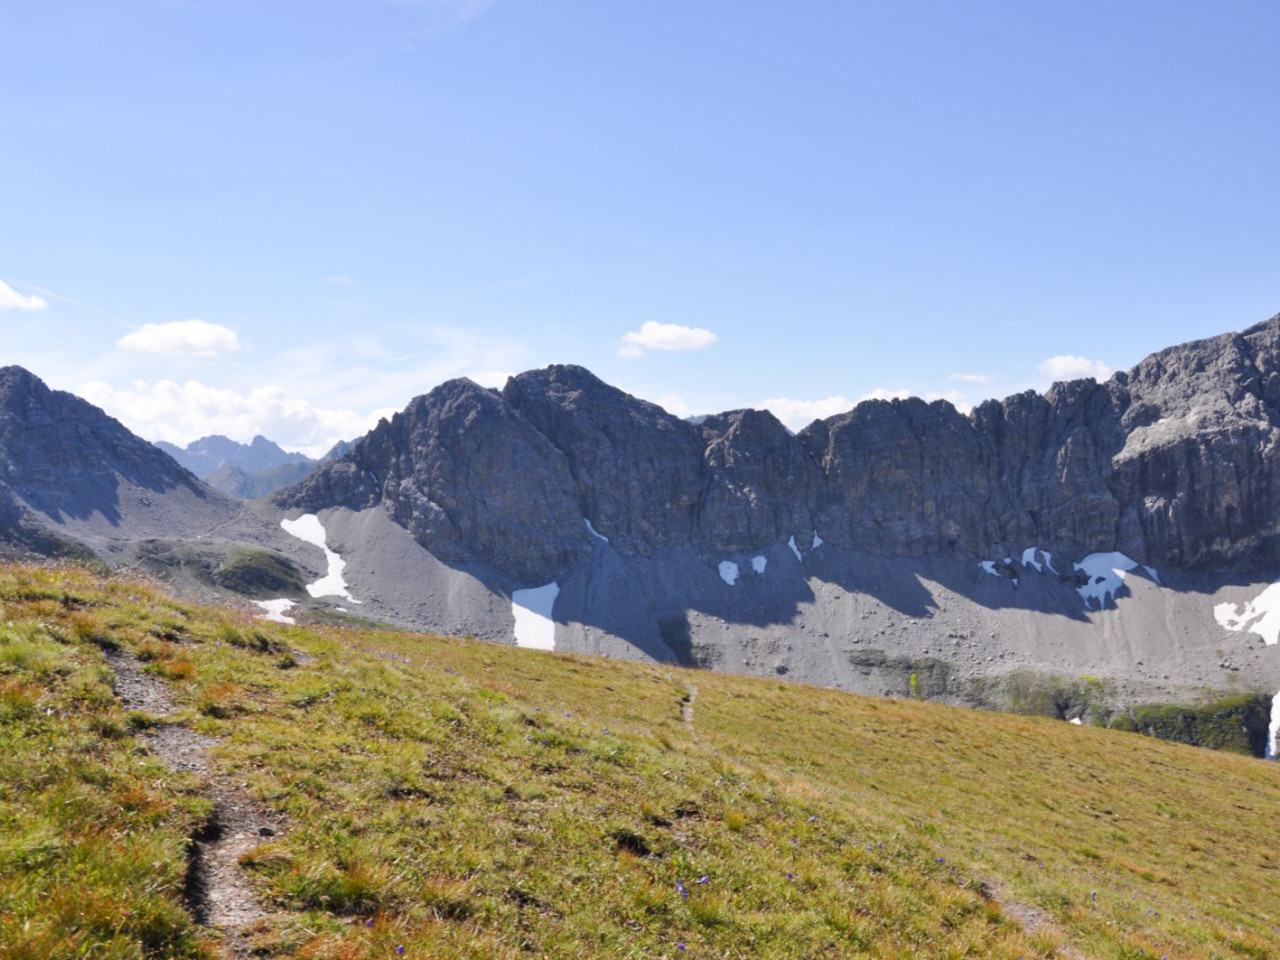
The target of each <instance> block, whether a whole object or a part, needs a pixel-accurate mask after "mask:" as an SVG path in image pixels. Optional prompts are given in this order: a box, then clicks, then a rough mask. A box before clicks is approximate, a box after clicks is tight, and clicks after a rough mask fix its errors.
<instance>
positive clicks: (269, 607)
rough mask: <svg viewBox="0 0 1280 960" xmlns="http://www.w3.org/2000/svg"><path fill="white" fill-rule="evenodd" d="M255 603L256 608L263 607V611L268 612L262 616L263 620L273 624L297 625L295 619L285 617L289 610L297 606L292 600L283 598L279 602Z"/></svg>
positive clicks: (258, 601)
mask: <svg viewBox="0 0 1280 960" xmlns="http://www.w3.org/2000/svg"><path fill="white" fill-rule="evenodd" d="M253 603H254V606H257V607H261V608H262V609H263V610H265V611H267V612H266V613H264V614H261V617H262V619H263V620H270V621H271V622H272V623H288V624H295V623H297V622H298V621H297V620H295V619H293V617H286V616H285V613H286V612H287V611H288V610H289V609H291V608H292V607H294V606H296V604H295V603H294V602H293V601H292V600H288V599H285V598H284V597H281V598H280V599H279V600H255V601H253Z"/></svg>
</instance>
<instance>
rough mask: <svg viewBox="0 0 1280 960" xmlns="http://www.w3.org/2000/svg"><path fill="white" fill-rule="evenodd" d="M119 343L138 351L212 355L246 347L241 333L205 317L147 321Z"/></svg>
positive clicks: (218, 355)
mask: <svg viewBox="0 0 1280 960" xmlns="http://www.w3.org/2000/svg"><path fill="white" fill-rule="evenodd" d="M116 346H118V347H122V348H124V349H125V350H132V351H134V352H135V353H156V354H163V355H167V356H187V357H212V358H217V357H221V356H222V355H223V354H224V353H238V352H239V351H240V350H242V349H243V347H241V345H240V337H239V335H237V334H236V332H235V331H234V330H232V329H231V328H230V327H224V326H222V325H221V324H219V323H205V322H204V321H203V320H175V321H173V322H172V323H144V324H143V325H142V326H141V327H139V328H138V329H137V330H135V331H133V333H130V334H126V335H125V336H123V337H121V338H120V339H119V340H117V341H116Z"/></svg>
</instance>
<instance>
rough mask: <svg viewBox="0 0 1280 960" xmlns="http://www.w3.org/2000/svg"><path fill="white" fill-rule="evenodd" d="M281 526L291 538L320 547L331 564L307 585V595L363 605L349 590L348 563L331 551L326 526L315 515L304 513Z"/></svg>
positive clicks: (285, 521) (282, 522)
mask: <svg viewBox="0 0 1280 960" xmlns="http://www.w3.org/2000/svg"><path fill="white" fill-rule="evenodd" d="M280 526H281V528H283V530H284V532H285V533H287V534H289V535H290V536H293V537H297V538H298V539H299V540H301V541H303V542H304V543H309V544H311V545H312V546H314V547H319V548H320V549H321V550H323V551H324V556H325V560H327V561H328V563H329V570H328V572H327V573H326V574H325V575H324V576H323V577H321V578H320V579H319V580H317V581H316V582H315V583H308V584H307V593H309V594H311V596H313V597H342V598H343V599H344V600H350V601H351V602H352V603H361V602H362V601H360V600H357V599H356V598H355V597H353V596H352V595H351V593H350V592H349V591H348V590H347V581H346V580H345V579H343V576H342V571H343V570H344V569H345V568H346V566H347V562H346V561H345V560H343V559H342V557H340V556H338V554H336V553H335V552H334V551H332V550H330V549H329V545H328V543H327V542H326V538H325V532H324V524H322V523H321V522H320V518H319V517H317V516H316V515H315V514H314V513H304V514H303V515H302V516H300V517H299V518H298V519H297V520H281V521H280Z"/></svg>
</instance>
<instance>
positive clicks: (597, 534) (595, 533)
mask: <svg viewBox="0 0 1280 960" xmlns="http://www.w3.org/2000/svg"><path fill="white" fill-rule="evenodd" d="M582 522H583V523H585V524H586V525H587V530H589V531H590V532H591V535H592V536H593V537H595V538H596V539H597V540H603V541H604V542H605V543H608V542H609V538H608V537H606V536H605V535H604V534H603V533H601V532H600V531H599V530H597V529H596V528H595V527H593V526H592V525H591V521H590V520H588V519H587V518H586V517H583V518H582Z"/></svg>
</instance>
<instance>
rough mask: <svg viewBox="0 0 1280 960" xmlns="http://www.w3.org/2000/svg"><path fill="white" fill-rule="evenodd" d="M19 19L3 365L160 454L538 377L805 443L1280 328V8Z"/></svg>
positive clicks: (73, 14)
mask: <svg viewBox="0 0 1280 960" xmlns="http://www.w3.org/2000/svg"><path fill="white" fill-rule="evenodd" d="M4 34H5V39H4V41H3V48H4V50H3V55H2V56H0V103H3V105H4V110H3V112H2V114H0V115H2V117H3V119H2V120H0V122H2V123H3V124H4V128H5V134H6V136H5V143H6V149H4V150H3V151H0V283H3V286H0V338H2V339H0V344H3V350H2V351H0V363H19V364H22V365H24V366H27V367H28V368H30V369H31V370H32V371H33V372H35V373H36V374H38V375H39V376H41V377H43V378H44V379H46V380H47V381H48V382H50V383H51V384H52V385H54V386H57V387H60V388H63V389H69V390H73V391H75V392H77V393H80V394H82V395H84V396H87V397H89V398H90V399H92V400H93V401H94V402H95V403H98V404H100V405H102V406H104V407H105V408H106V409H107V410H108V411H109V412H110V413H112V414H114V415H115V416H118V417H119V418H120V419H122V420H123V421H124V422H125V423H126V424H127V425H128V426H130V427H131V428H133V429H134V430H136V431H137V432H139V433H141V434H142V435H143V436H146V437H148V438H151V439H159V438H163V439H170V440H175V441H178V442H185V441H186V440H190V439H194V438H195V437H197V436H200V435H203V434H206V433H210V432H222V433H227V434H229V435H231V436H235V437H236V438H237V439H242V440H248V439H249V438H250V437H251V436H252V435H253V433H254V432H259V431H261V432H264V433H266V434H267V435H268V436H271V437H272V438H273V439H276V440H278V441H280V442H282V443H283V444H285V445H286V446H291V447H294V448H301V449H304V450H307V451H308V452H311V453H318V452H320V451H321V450H322V449H323V448H324V447H326V446H327V445H328V444H329V443H331V442H332V441H333V440H335V439H338V438H339V437H350V436H354V435H357V434H359V433H361V432H363V430H364V429H365V428H366V427H367V426H369V425H370V423H371V418H376V416H378V415H379V414H383V413H387V412H390V411H392V410H395V409H399V408H400V407H402V406H403V405H404V404H405V403H406V402H407V401H408V400H409V399H410V398H411V397H413V396H415V395H417V394H420V393H424V392H426V391H427V390H429V389H430V388H431V387H433V386H435V385H436V384H438V383H440V382H441V381H443V380H445V379H448V378H449V377H453V376H462V375H466V376H471V377H473V378H474V379H477V380H479V381H480V382H482V383H485V384H488V385H500V384H501V383H502V382H503V380H504V379H505V377H506V376H507V375H508V374H510V373H514V372H518V371H521V370H525V369H529V368H533V367H540V366H544V365H546V364H548V363H559V362H570V363H580V364H583V365H585V366H587V367H589V368H591V369H592V370H593V371H595V372H596V373H597V374H598V375H599V376H601V377H602V378H604V379H605V380H607V381H609V382H611V383H614V384H617V385H618V386H620V387H622V388H623V389H626V390H628V391H630V392H632V393H635V394H637V395H639V396H643V397H645V398H647V399H651V400H655V401H658V402H661V403H663V404H664V405H665V406H667V407H668V408H669V409H671V410H672V411H673V412H677V413H680V414H688V413H701V412H711V411H715V410H722V409H731V408H735V407H742V406H761V405H768V406H770V407H771V408H772V409H774V410H775V411H776V412H778V413H779V414H780V415H782V416H783V417H784V419H786V420H787V422H788V423H789V424H791V425H792V426H793V427H799V426H802V425H803V423H804V422H806V421H807V419H808V418H810V417H811V416H813V415H817V414H823V415H825V414H829V413H832V412H835V411H836V410H838V409H839V408H841V407H843V406H847V405H848V404H849V403H851V402H853V401H856V400H857V399H859V398H861V397H864V396H868V395H882V396H883V395H890V394H897V393H902V392H908V393H913V394H919V395H926V396H947V397H950V398H952V399H953V400H954V401H955V402H957V404H959V405H961V406H964V405H966V404H971V403H974V402H977V401H979V400H981V399H984V398H986V397H991V396H996V397H999V396H1005V395H1007V394H1009V393H1013V392H1016V391H1019V390H1023V389H1027V388H1037V389H1042V388H1044V387H1046V386H1047V385H1048V384H1049V383H1050V382H1051V381H1052V379H1054V378H1055V377H1056V376H1067V375H1076V374H1083V373H1089V372H1097V373H1106V372H1107V371H1109V370H1114V369H1123V368H1125V367H1128V366H1131V365H1132V364H1134V363H1136V362H1137V361H1138V360H1140V359H1141V358H1142V357H1143V356H1145V355H1146V354H1147V353H1149V352H1151V351H1153V350H1156V349H1159V348H1161V347H1163V346H1167V345H1170V344H1173V343H1178V342H1182V341H1185V340H1188V339H1192V338H1195V337H1200V336H1207V335H1212V334H1215V333H1220V332H1224V331H1227V330H1238V329H1242V328H1243V327H1245V326H1248V325H1249V324H1252V323H1255V322H1257V321H1260V320H1263V319H1266V318H1267V317H1269V316H1271V315H1273V314H1275V313H1276V312H1277V311H1280V229H1277V224H1278V223H1280V188H1278V186H1280V176H1278V175H1277V170H1278V169H1280V166H1278V161H1277V158H1278V157H1280V74H1278V73H1277V71H1276V70H1275V68H1274V46H1275V41H1276V39H1277V38H1278V37H1280V4H1276V3H1275V2H1274V0H1266V2H1250V0H1228V2H1223V3H1219V4H1206V3H1200V2H1196V3H1190V2H1180V0H1159V2H1157V0H1126V2H1122V3H1116V2H1114V0H1108V2H1093V0H1082V2H1074V3H1070V4H1064V3H1055V4H1048V3H1044V4H1041V3H1026V2H1023V0H1019V2H996V0H973V2H969V3H963V4H961V3H956V2H918V0H904V2H898V3H862V2H853V0H840V2H837V0H827V2H809V0H788V2H785V3H784V2H769V3H766V2H756V0H733V2H729V0H719V2H717V0H705V2H703V0H680V2H665V0H645V2H632V0H608V2H602V0H591V2H588V0H488V2H485V0H417V2H415V0H307V2H301V0H114V2H112V3H110V4H104V3H101V2H92V3H87V2H72V0H43V2H40V3H34V2H27V3H14V4H9V5H8V6H7V8H6V11H5V15H4ZM1053 358H1057V359H1056V360H1055V359H1053ZM1062 358H1073V359H1062Z"/></svg>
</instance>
